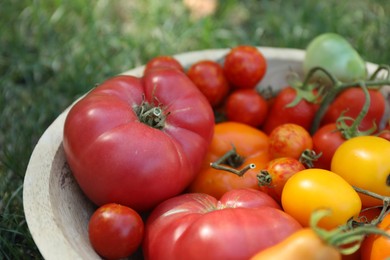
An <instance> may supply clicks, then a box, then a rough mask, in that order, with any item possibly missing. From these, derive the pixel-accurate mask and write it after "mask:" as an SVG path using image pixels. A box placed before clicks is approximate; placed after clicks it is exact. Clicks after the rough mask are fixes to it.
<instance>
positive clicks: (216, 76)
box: [187, 60, 230, 107]
mask: <svg viewBox="0 0 390 260" xmlns="http://www.w3.org/2000/svg"><path fill="white" fill-rule="evenodd" d="M187 76H188V77H189V78H190V79H191V80H192V82H194V84H195V85H196V86H197V87H198V89H199V90H200V91H201V92H202V93H203V95H205V96H206V98H207V99H208V101H209V102H210V104H211V106H213V107H217V106H218V105H220V104H221V102H222V101H223V100H224V99H225V97H226V96H227V94H228V92H229V90H230V86H229V82H228V81H227V79H226V78H225V75H224V74H223V69H222V66H221V65H220V64H219V63H217V62H215V61H212V60H201V61H198V62H196V63H194V64H192V65H191V67H190V68H189V69H188V71H187Z"/></svg>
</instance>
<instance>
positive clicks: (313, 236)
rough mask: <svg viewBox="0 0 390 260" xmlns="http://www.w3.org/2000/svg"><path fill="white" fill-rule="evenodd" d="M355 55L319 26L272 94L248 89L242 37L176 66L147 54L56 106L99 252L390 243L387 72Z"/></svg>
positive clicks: (326, 253) (293, 255) (358, 254)
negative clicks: (135, 66) (212, 54)
mask: <svg viewBox="0 0 390 260" xmlns="http://www.w3.org/2000/svg"><path fill="white" fill-rule="evenodd" d="M327 46H332V47H331V48H330V49H326V48H329V47H327ZM335 46H336V47H335ZM335 50H338V52H339V53H332V52H334V51H335ZM318 53H321V55H323V56H324V55H325V56H328V57H329V56H332V55H334V56H333V57H334V59H336V58H338V59H339V60H338V62H339V63H338V64H337V65H335V64H332V63H329V61H328V64H327V63H326V61H324V57H323V56H321V55H318ZM340 53H342V54H343V55H340ZM334 59H331V61H332V62H334ZM343 64H344V65H343ZM345 64H354V65H355V66H354V67H353V69H351V66H349V65H348V66H347V65H345ZM362 66H363V68H362ZM364 66H365V65H364V61H362V59H361V57H360V56H359V55H358V53H356V51H355V50H354V49H353V48H352V46H350V45H349V44H348V43H347V41H346V40H345V39H343V38H342V37H341V36H339V35H335V34H324V35H321V36H319V37H317V38H316V39H314V40H313V41H312V42H311V43H310V44H309V46H308V48H307V54H306V57H305V61H304V67H303V70H304V72H305V78H304V79H303V80H301V79H299V78H298V77H296V75H294V74H292V75H290V76H291V79H292V80H291V81H290V83H291V84H290V85H288V86H284V88H282V90H281V91H279V92H278V93H272V89H260V88H259V84H260V83H261V80H262V79H263V77H264V76H265V74H266V72H267V59H266V57H264V55H263V54H262V52H261V51H260V49H258V48H256V47H254V46H246V45H242V46H237V47H234V48H232V49H231V50H229V52H228V53H227V54H226V55H225V56H224V57H223V59H222V60H219V61H214V60H201V61H198V62H196V63H194V64H191V66H189V67H188V68H184V67H183V66H182V65H181V64H180V62H179V61H178V60H176V59H175V58H174V57H172V56H158V57H156V58H154V59H152V60H150V61H149V62H148V63H147V64H146V66H145V69H144V75H143V77H141V78H137V77H134V76H127V75H120V76H116V77H113V78H110V79H108V80H107V81H105V82H103V83H102V84H100V85H98V86H97V87H96V88H95V89H93V90H92V91H91V92H89V93H88V94H87V95H86V96H85V97H84V98H82V99H81V100H79V101H78V102H77V103H76V104H75V105H74V106H73V107H72V108H71V110H70V111H69V114H68V116H67V119H66V121H65V126H64V142H63V144H64V150H65V154H66V159H67V162H68V164H69V166H70V168H71V170H72V173H73V175H74V177H75V179H76V180H77V182H78V184H79V185H80V187H81V189H82V190H83V191H84V193H85V194H86V196H87V197H88V198H89V199H91V201H92V202H93V203H95V204H96V205H97V210H96V211H95V212H94V214H93V215H92V216H91V219H90V223H89V227H88V231H89V238H90V241H91V245H92V247H93V248H94V249H95V250H96V252H97V253H98V254H99V255H101V256H102V257H104V258H107V259H119V258H124V257H128V256H131V255H133V257H140V258H145V259H203V260H204V259H250V258H251V259H257V260H259V259H319V258H316V257H318V256H322V257H323V258H324V259H341V258H344V257H345V259H347V257H349V258H348V259H365V260H368V259H382V258H381V257H382V256H390V251H389V248H390V232H389V231H388V230H389V229H388V223H390V215H387V211H388V203H389V198H390V197H389V196H390V160H389V155H390V141H389V140H390V139H389V133H390V120H389V119H388V118H386V114H385V110H386V99H385V97H384V96H383V94H382V93H381V92H380V88H381V86H383V85H386V84H390V81H389V80H388V79H379V78H376V76H377V73H374V75H373V76H371V78H367V75H366V73H367V72H366V70H365V67H364ZM386 69H387V67H379V68H378V74H379V71H380V70H386ZM283 76H286V75H283ZM270 91H271V92H270ZM386 232H387V233H386ZM299 241H301V242H299ZM347 255H348V256H347Z"/></svg>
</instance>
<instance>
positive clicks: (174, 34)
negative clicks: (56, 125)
mask: <svg viewBox="0 0 390 260" xmlns="http://www.w3.org/2000/svg"><path fill="white" fill-rule="evenodd" d="M220 3H221V5H220V8H219V9H218V11H217V12H216V14H215V15H213V16H211V17H208V18H205V19H201V20H196V21H194V20H191V19H189V15H188V11H187V10H186V9H185V8H184V7H183V6H182V4H181V1H180V0H176V1H174V0H167V1H161V0H143V1H135V0H133V1H124V0H121V1H119V0H115V1H103V0H94V1H82V0H68V1H59V0H54V1H39V0H34V1H31V0H29V1H28V0H6V1H1V3H0V91H1V95H0V259H26V258H28V259H31V258H38V259H40V258H41V256H40V254H39V251H38V249H37V248H36V246H35V244H34V242H33V240H32V238H31V236H30V234H29V231H28V228H27V225H26V221H25V219H24V213H23V203H22V189H23V186H22V185H23V178H24V174H25V171H26V168H27V165H28V161H29V157H30V156H31V153H32V151H33V148H34V146H35V144H36V143H37V141H38V139H39V137H40V136H41V135H42V134H43V132H44V130H45V129H46V128H47V127H48V126H49V125H50V123H51V122H52V121H53V120H54V119H55V118H56V117H57V116H58V115H59V114H60V113H61V111H62V110H64V109H65V108H66V107H67V106H69V105H70V103H71V102H72V101H73V100H75V99H76V98H77V97H78V96H80V95H81V94H83V93H85V92H86V91H87V90H89V89H90V88H91V87H92V86H94V85H95V84H96V83H98V82H101V81H102V80H104V79H105V78H107V77H110V76H113V75H115V74H117V73H120V72H122V71H125V70H128V69H130V68H132V67H135V66H138V65H141V64H144V63H145V62H146V61H147V60H148V59H150V58H152V57H154V56H156V55H159V54H167V55H169V54H174V53H179V52H185V51H191V50H198V49H207V48H226V47H232V46H235V45H238V44H251V45H263V46H274V47H292V48H305V46H306V45H307V43H308V42H309V41H310V39H312V38H313V37H314V36H316V35H318V34H320V33H323V32H328V31H333V32H337V33H340V34H342V35H343V36H345V37H346V38H347V39H348V40H349V41H350V42H351V43H352V44H353V45H354V46H355V48H356V49H357V50H358V51H359V52H360V53H361V55H362V56H363V57H364V58H365V59H366V60H368V61H371V62H375V63H389V60H390V50H389V47H388V46H389V42H390V41H389V37H390V24H389V21H390V20H389V19H388V17H387V15H386V14H388V13H389V12H390V2H389V1H388V0H382V1H379V0H376V1H372V0H355V1H352V0H351V1H338V0H329V1H318V2H316V1H311V0H307V1H303V0H301V1H281V0H268V1H265V0H260V1H259V0H245V1H233V0H223V1H222V0H221V1H220Z"/></svg>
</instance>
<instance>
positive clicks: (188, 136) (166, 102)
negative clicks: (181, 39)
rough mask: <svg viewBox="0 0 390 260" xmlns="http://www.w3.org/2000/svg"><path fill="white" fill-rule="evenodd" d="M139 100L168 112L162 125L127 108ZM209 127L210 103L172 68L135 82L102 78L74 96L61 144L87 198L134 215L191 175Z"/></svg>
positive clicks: (198, 163) (175, 191) (172, 192)
mask: <svg viewBox="0 0 390 260" xmlns="http://www.w3.org/2000/svg"><path fill="white" fill-rule="evenodd" d="M143 98H145V100H147V101H148V102H150V103H155V102H159V103H158V104H162V106H163V109H164V108H165V109H167V112H166V113H169V114H168V116H167V117H166V121H165V124H164V127H163V128H162V129H161V130H160V129H157V128H153V127H150V126H149V125H146V124H144V123H142V122H140V121H139V119H138V117H137V115H136V113H135V111H134V109H133V107H134V106H136V105H139V104H141V103H142V102H143ZM176 112H177V113H176ZM213 129H214V115H213V111H212V108H211V106H210V104H209V103H208V101H207V99H206V98H205V97H204V96H203V95H202V94H201V93H200V91H199V90H198V89H197V88H196V87H195V86H194V85H193V83H192V82H191V80H190V79H189V78H188V77H187V76H186V75H185V74H184V73H183V72H180V71H178V70H174V69H155V70H151V71H150V72H149V73H148V74H147V75H146V76H145V77H144V78H142V79H141V78H136V77H132V76H126V75H121V76H117V77H114V78H111V79H108V80H107V81H106V82H104V83H102V84H101V85H100V86H98V87H97V88H95V89H94V90H92V91H91V92H89V93H88V94H87V96H85V97H84V98H83V99H81V100H80V101H78V102H77V103H76V104H75V105H74V106H73V107H72V108H71V110H70V111H69V113H68V115H67V118H66V120H65V126H64V141H63V145H64V150H65V155H66V158H67V162H68V164H69V166H70V169H71V171H72V173H73V175H74V176H75V178H76V180H77V182H78V184H79V185H80V187H81V189H82V190H83V192H84V193H85V194H86V195H87V197H88V198H89V199H90V200H92V201H93V202H94V203H95V204H96V205H98V206H100V205H103V204H107V203H110V202H115V203H119V204H122V205H125V206H128V207H131V208H133V209H135V210H137V211H139V212H141V211H148V210H150V209H151V208H153V207H154V206H156V205H157V204H158V203H160V202H161V201H163V200H165V199H167V198H169V197H172V196H174V195H177V194H179V193H181V192H182V191H183V190H184V189H185V187H186V186H187V185H188V184H189V183H190V182H191V181H192V180H193V179H194V177H195V176H196V173H197V172H198V171H199V170H200V167H201V164H202V162H203V159H204V156H205V155H206V152H207V149H208V146H209V144H210V142H211V138H212V135H213Z"/></svg>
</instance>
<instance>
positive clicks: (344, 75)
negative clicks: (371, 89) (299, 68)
mask: <svg viewBox="0 0 390 260" xmlns="http://www.w3.org/2000/svg"><path fill="white" fill-rule="evenodd" d="M313 67H322V68H324V69H326V70H327V71H328V72H330V73H331V74H332V75H333V76H334V77H336V79H338V80H339V81H341V82H353V81H357V80H365V79H366V77H367V69H366V64H365V61H364V60H363V59H362V57H361V56H360V55H359V53H358V52H357V51H356V50H355V49H354V48H353V47H352V45H351V44H350V43H349V42H348V41H347V40H346V39H345V38H344V37H342V36H341V35H338V34H336V33H324V34H321V35H319V36H317V37H315V38H314V39H313V40H312V41H311V42H310V43H309V45H308V46H307V48H306V55H305V59H304V62H303V71H304V73H305V75H307V73H308V72H309V70H310V69H312V68H313ZM319 77H324V74H323V73H316V74H315V77H314V78H313V79H318V78H319ZM325 80H327V79H326V78H325Z"/></svg>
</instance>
